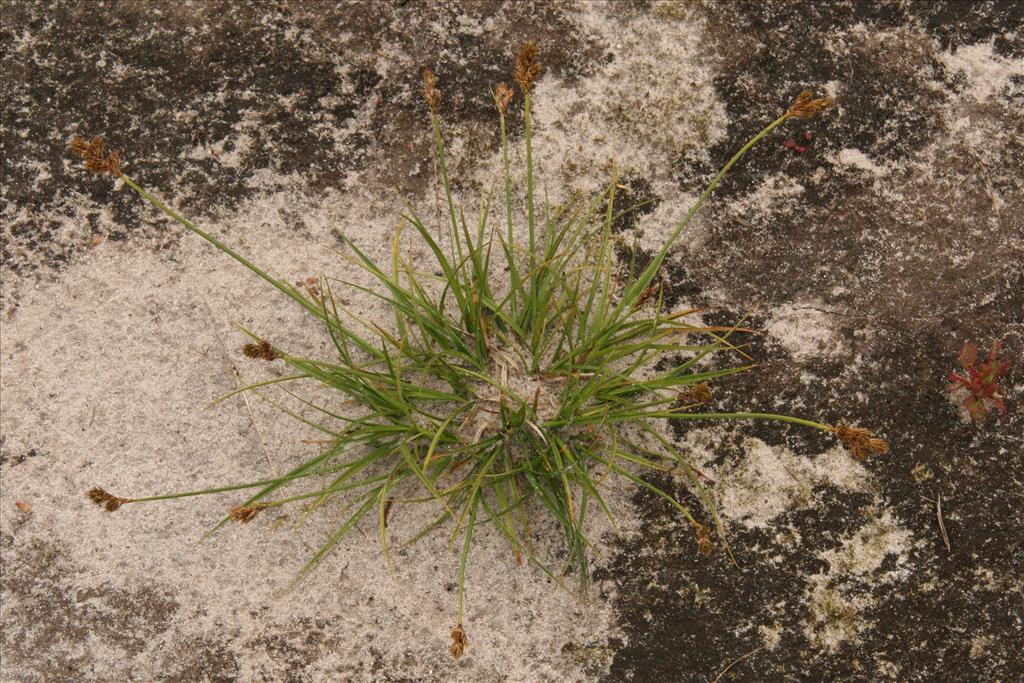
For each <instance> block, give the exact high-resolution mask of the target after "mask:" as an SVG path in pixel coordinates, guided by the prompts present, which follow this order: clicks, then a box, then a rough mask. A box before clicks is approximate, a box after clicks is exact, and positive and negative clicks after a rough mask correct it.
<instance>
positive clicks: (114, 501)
mask: <svg viewBox="0 0 1024 683" xmlns="http://www.w3.org/2000/svg"><path fill="white" fill-rule="evenodd" d="M85 495H87V496H89V500H91V501H92V502H94V503H96V504H97V505H99V506H100V507H103V508H106V510H107V512H114V511H115V510H117V509H118V508H119V507H121V506H122V505H124V504H125V503H130V502H132V499H131V498H121V497H119V496H115V495H113V494H110V493H107V492H106V491H104V490H103V489H101V488H94V489H89V492H88V493H87V494H85Z"/></svg>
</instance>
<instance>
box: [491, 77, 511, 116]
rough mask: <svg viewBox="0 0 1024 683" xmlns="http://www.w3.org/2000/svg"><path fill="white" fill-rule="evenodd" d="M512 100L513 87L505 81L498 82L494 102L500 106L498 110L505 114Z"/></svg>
mask: <svg viewBox="0 0 1024 683" xmlns="http://www.w3.org/2000/svg"><path fill="white" fill-rule="evenodd" d="M511 101H512V88H510V87H508V86H507V85H505V84H504V83H503V82H502V83H499V84H498V87H497V88H495V90H494V104H496V105H497V106H498V111H499V112H501V113H502V114H504V113H505V112H506V111H507V110H508V105H509V102H511Z"/></svg>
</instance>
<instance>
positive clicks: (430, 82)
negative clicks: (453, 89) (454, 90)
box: [423, 68, 441, 114]
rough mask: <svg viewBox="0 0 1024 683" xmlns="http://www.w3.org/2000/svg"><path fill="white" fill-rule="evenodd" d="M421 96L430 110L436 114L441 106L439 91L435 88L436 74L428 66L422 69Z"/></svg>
mask: <svg viewBox="0 0 1024 683" xmlns="http://www.w3.org/2000/svg"><path fill="white" fill-rule="evenodd" d="M423 97H424V99H426V101H427V105H429V106H430V111H431V112H433V113H434V114H436V113H437V110H438V107H440V106H441V91H440V90H438V89H437V76H435V75H434V72H433V71H431V70H430V69H429V68H427V69H424V70H423Z"/></svg>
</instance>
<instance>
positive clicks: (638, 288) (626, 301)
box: [611, 114, 788, 322]
mask: <svg viewBox="0 0 1024 683" xmlns="http://www.w3.org/2000/svg"><path fill="white" fill-rule="evenodd" d="M787 118H788V115H787V114H783V115H782V116H780V117H779V118H777V119H775V120H774V121H772V122H771V123H770V124H768V126H767V127H765V129H764V130H762V131H761V132H760V133H758V134H757V135H755V136H754V137H752V138H751V139H750V140H748V141H747V144H745V145H743V147H741V148H740V150H739V151H738V152H736V153H735V154H733V155H732V158H731V159H729V161H728V162H727V163H726V164H725V166H723V167H722V170H721V171H719V172H718V175H716V176H715V178H714V180H712V181H711V184H710V185H708V186H707V188H706V189H705V190H704V192H702V193H701V195H700V198H698V199H697V202H696V203H695V204H694V205H693V206H692V207H691V208H690V210H689V211H687V212H686V215H685V216H683V219H682V220H681V221H679V224H678V225H677V226H676V228H675V230H673V231H672V234H671V235H669V238H668V239H667V240H666V241H665V244H663V245H662V247H661V249H660V250H659V251H658V253H657V255H656V256H655V257H654V259H653V260H652V261H651V263H650V264H649V265H648V266H647V268H645V269H644V271H643V273H641V275H640V278H639V279H638V280H637V281H636V282H635V283H633V284H632V285H630V288H629V290H627V291H628V293H627V294H625V295H623V297H622V300H621V301H620V302H619V305H618V306H617V307H616V308H615V311H614V312H613V313H612V316H611V322H614V321H615V320H617V319H618V317H619V315H621V313H622V311H623V309H625V308H626V307H627V306H632V305H633V300H634V299H635V298H636V296H635V294H637V293H639V292H642V291H643V290H645V289H646V288H647V286H648V285H649V284H650V283H651V280H653V279H654V275H655V274H656V273H657V272H658V269H659V268H660V267H661V264H662V262H663V261H664V260H665V257H666V256H667V255H668V251H669V249H670V248H671V247H672V245H673V244H675V242H676V240H677V239H679V235H681V234H682V232H683V230H684V229H685V228H686V226H687V225H688V224H689V223H690V221H691V220H693V217H694V216H695V215H696V214H697V212H698V211H700V208H701V207H702V206H704V202H706V201H707V200H708V197H710V196H711V193H712V192H714V190H715V188H716V187H718V183H720V182H721V181H722V179H723V178H724V177H725V175H726V174H727V173H728V172H729V169H731V168H732V167H733V165H734V164H735V163H736V162H737V161H739V160H740V159H741V158H743V155H744V154H746V153H747V152H748V151H749V150H750V148H751V147H753V146H754V145H756V144H757V143H758V142H759V141H760V140H761V139H762V138H764V137H765V136H766V135H768V134H769V133H771V132H772V131H773V130H775V129H776V128H777V127H779V126H780V125H782V123H783V122H784V121H785V120H786V119H787Z"/></svg>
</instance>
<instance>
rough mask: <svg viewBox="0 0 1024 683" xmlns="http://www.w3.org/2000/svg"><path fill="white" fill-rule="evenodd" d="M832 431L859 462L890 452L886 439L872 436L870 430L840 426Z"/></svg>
mask: <svg viewBox="0 0 1024 683" xmlns="http://www.w3.org/2000/svg"><path fill="white" fill-rule="evenodd" d="M832 431H833V432H835V435H836V438H837V439H839V440H840V441H842V442H843V445H844V446H846V447H847V448H848V449H849V450H850V452H851V453H853V457H855V458H857V459H858V460H866V459H867V457H868V456H869V455H872V454H875V455H884V454H886V453H888V452H889V444H888V443H886V441H885V439H881V438H879V437H877V436H872V435H871V430H869V429H864V428H863V427H850V426H849V425H845V424H839V425H837V426H836V427H833V428H832Z"/></svg>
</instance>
